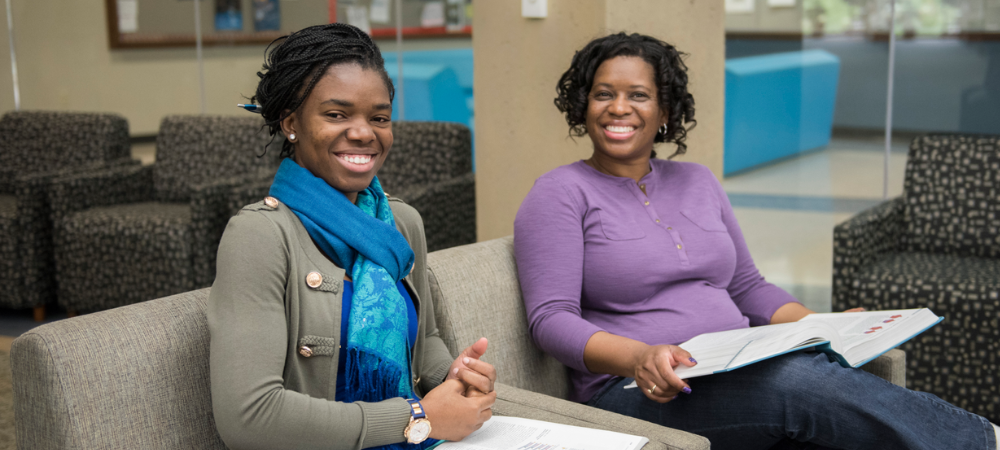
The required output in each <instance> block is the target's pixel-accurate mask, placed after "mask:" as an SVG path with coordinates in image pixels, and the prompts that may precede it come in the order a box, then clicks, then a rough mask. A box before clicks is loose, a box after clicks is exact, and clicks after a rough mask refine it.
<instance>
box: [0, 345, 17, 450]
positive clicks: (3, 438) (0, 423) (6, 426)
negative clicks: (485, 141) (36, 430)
mask: <svg viewBox="0 0 1000 450" xmlns="http://www.w3.org/2000/svg"><path fill="white" fill-rule="evenodd" d="M16 448H17V442H16V441H15V440H14V391H13V388H12V387H11V374H10V355H8V354H7V353H6V352H3V351H0V450H15V449H16Z"/></svg>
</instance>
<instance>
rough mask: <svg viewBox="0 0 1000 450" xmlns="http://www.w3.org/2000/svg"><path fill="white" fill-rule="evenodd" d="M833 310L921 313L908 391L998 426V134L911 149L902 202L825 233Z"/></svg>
mask: <svg viewBox="0 0 1000 450" xmlns="http://www.w3.org/2000/svg"><path fill="white" fill-rule="evenodd" d="M833 249H834V253H833V254H834V259H833V266H834V273H833V309H834V310H843V309H847V308H851V307H855V306H864V307H865V308H868V309H883V310H884V309H903V308H924V307H926V308H930V309H931V310H932V311H934V312H935V313H937V314H938V315H940V316H943V317H944V318H945V321H944V322H942V323H941V324H940V325H938V326H936V327H934V328H932V329H930V330H929V331H928V332H926V333H924V334H922V335H920V336H917V337H916V338H914V339H913V340H912V341H911V342H909V343H907V344H905V345H904V346H903V348H904V349H906V352H907V353H908V354H909V356H910V358H909V365H908V368H907V379H908V380H909V387H910V388H912V389H915V390H920V391H926V392H931V393H934V394H936V395H938V396H939V397H941V398H943V399H945V400H947V401H949V402H951V403H953V404H955V405H957V406H959V407H962V408H964V409H966V410H969V411H971V412H974V413H976V414H980V415H982V416H984V417H987V418H988V419H990V420H991V421H993V422H994V423H996V422H1000V388H998V386H1000V136H970V135H932V136H924V137H918V138H916V139H915V140H914V141H913V143H912V144H911V145H910V154H909V160H908V162H907V165H906V181H905V187H904V193H903V196H902V197H899V198H895V199H892V200H889V201H887V202H885V203H882V204H881V205H878V206H876V207H873V208H871V209H869V210H867V211H864V212H862V213H860V214H858V215H857V216H855V217H853V218H851V219H850V220H848V221H846V222H844V223H842V224H840V225H837V227H836V228H835V229H834V243H833Z"/></svg>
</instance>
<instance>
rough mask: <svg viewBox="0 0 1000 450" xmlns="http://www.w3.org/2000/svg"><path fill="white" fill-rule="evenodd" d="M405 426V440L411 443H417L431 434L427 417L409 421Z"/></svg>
mask: <svg viewBox="0 0 1000 450" xmlns="http://www.w3.org/2000/svg"><path fill="white" fill-rule="evenodd" d="M406 428H407V431H408V432H407V434H406V440H408V441H410V443H413V444H419V443H421V442H423V441H424V440H426V439H427V436H429V435H430V434H431V423H430V421H428V420H427V419H417V420H414V421H413V422H411V423H410V426H408V427H406Z"/></svg>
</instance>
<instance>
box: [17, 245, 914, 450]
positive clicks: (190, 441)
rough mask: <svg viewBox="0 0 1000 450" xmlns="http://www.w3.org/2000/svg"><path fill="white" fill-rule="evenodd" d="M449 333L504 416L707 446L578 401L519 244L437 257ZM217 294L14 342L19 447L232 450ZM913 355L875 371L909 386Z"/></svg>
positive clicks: (63, 326)
mask: <svg viewBox="0 0 1000 450" xmlns="http://www.w3.org/2000/svg"><path fill="white" fill-rule="evenodd" d="M428 268H429V271H430V274H429V275H430V282H431V289H432V296H433V301H434V302H435V312H436V315H437V320H438V326H439V330H440V333H441V335H442V337H443V338H444V340H445V343H446V344H447V345H448V347H449V348H450V349H451V351H452V352H453V353H454V352H456V351H457V350H459V349H460V348H461V347H464V346H465V345H468V343H471V342H473V341H474V340H476V339H478V338H479V337H481V336H486V337H487V338H489V339H490V347H489V350H488V351H487V355H486V356H485V357H484V359H486V360H487V361H490V362H492V363H493V364H495V365H496V367H497V372H498V377H499V381H500V383H498V385H497V393H498V401H497V403H496V406H495V407H494V412H495V413H496V414H498V415H511V416H519V417H529V418H535V419H541V420H547V421H552V422H560V423H566V424H571V425H580V426H588V427H593V428H603V429H608V430H614V431H619V432H624V433H629V434H636V435H642V436H646V437H648V438H649V439H650V442H649V444H647V445H646V447H645V449H646V450H653V449H708V448H709V442H708V440H707V439H705V438H703V437H700V436H696V435H693V434H689V433H685V432H682V431H677V430H673V429H669V428H665V427H661V426H658V425H653V424H650V423H648V422H643V421H640V420H637V419H632V418H629V417H624V416H621V415H618V414H614V413H609V412H606V411H601V410H597V409H593V408H590V407H587V406H584V405H581V404H577V403H572V402H569V401H566V400H563V399H562V398H563V397H565V395H566V393H567V391H568V383H567V374H566V369H565V368H564V367H563V366H562V365H561V364H559V363H558V362H557V361H555V360H554V359H552V358H551V357H549V356H547V355H545V354H543V353H542V352H541V351H539V350H538V349H537V348H536V347H535V346H534V344H533V343H532V342H531V339H530V336H529V334H528V330H527V323H526V321H525V312H524V307H523V305H522V303H521V294H520V287H519V285H518V282H517V277H516V274H517V271H516V267H515V265H514V258H513V248H512V240H511V238H503V239H497V240H493V241H488V242H482V243H478V244H472V245H466V246H461V247H454V248H451V249H447V250H442V251H438V252H434V253H431V254H430V255H428ZM207 298H208V289H202V290H198V291H193V292H187V293H184V294H179V295H174V296H171V297H166V298H162V299H158V300H153V301H149V302H143V303H138V304H134V305H129V306H125V307H121V308H117V309H113V310H109V311H104V312H99V313H94V314H90V315H85V316H80V317H76V318H72V319H67V320H63V321H59V322H55V323H51V324H48V325H44V326H41V327H38V328H36V329H34V330H32V331H30V332H28V333H26V334H24V335H23V336H21V337H20V338H18V339H17V340H16V341H14V344H13V348H12V351H11V364H12V367H13V375H14V407H15V418H16V428H17V441H18V448H20V449H22V450H30V449H50V448H51V449H56V448H60V449H91V448H101V449H133V448H143V449H176V448H198V449H202V448H207V449H212V448H217V449H222V448H225V446H224V445H223V443H222V441H221V439H220V438H219V435H218V433H217V432H216V430H215V424H214V420H213V418H212V406H211V392H210V389H209V372H208V371H209V367H208V351H209V350H208V349H209V342H208V341H209V333H208V324H207V321H206V317H205V306H206V301H207ZM903 359H904V355H903V354H902V352H899V351H892V352H890V353H888V354H886V355H885V356H883V357H881V358H879V359H878V360H876V361H875V362H873V363H872V364H869V365H868V366H866V367H867V368H868V369H869V370H871V371H874V372H876V373H877V374H879V375H880V376H883V377H884V378H887V379H889V380H890V381H892V382H894V383H896V384H902V383H903V379H902V377H903V366H904V364H903V363H904V361H903Z"/></svg>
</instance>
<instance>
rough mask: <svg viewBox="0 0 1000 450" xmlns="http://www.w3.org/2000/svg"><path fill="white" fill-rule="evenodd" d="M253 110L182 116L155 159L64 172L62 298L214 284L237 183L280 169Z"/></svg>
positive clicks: (110, 302)
mask: <svg viewBox="0 0 1000 450" xmlns="http://www.w3.org/2000/svg"><path fill="white" fill-rule="evenodd" d="M262 125H263V120H262V119H261V118H260V117H259V116H253V117H214V116H174V117H167V118H165V119H164V120H163V122H162V124H161V125H160V133H159V136H158V137H157V142H156V162H155V163H154V164H153V165H151V166H145V167H135V166H133V167H125V168H111V169H107V170H102V171H91V172H87V173H83V174H76V175H72V176H67V177H62V178H59V179H57V180H55V181H54V182H53V185H52V188H51V195H50V197H51V203H52V215H53V222H54V226H55V242H56V251H55V259H56V272H57V274H58V275H57V277H58V282H59V304H60V305H62V306H63V307H65V308H66V309H67V310H68V311H93V310H100V309H108V308H114V307H117V306H122V305H126V304H130V303H136V302H140V301H145V300H149V299H153V298H158V297H163V296H166V295H171V294H176V293H179V292H184V291H188V290H191V289H194V288H198V287H204V286H208V285H210V284H211V283H212V280H214V278H215V254H216V250H217V247H218V243H219V240H220V238H221V236H222V231H223V230H224V229H225V225H226V222H227V221H228V220H229V217H230V216H231V213H232V211H231V210H229V209H228V208H227V207H226V205H227V198H228V195H229V194H228V193H229V191H230V190H231V189H232V188H233V186H237V185H240V184H243V183H246V182H247V181H248V180H251V179H255V178H257V177H261V176H265V175H268V174H273V172H274V170H275V169H276V167H277V163H278V161H277V158H275V157H274V156H273V155H274V153H273V152H269V153H268V154H267V155H266V156H265V157H263V158H259V157H258V156H257V155H259V154H260V153H261V152H262V150H263V148H264V145H266V144H267V143H268V141H269V140H270V138H269V137H268V136H267V134H266V133H264V132H262V131H261V127H262Z"/></svg>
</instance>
